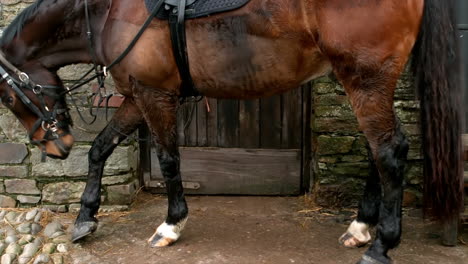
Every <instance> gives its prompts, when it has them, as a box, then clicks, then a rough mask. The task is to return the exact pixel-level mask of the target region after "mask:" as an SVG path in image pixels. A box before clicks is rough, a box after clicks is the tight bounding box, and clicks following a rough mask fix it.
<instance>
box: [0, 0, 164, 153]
mask: <svg viewBox="0 0 468 264" xmlns="http://www.w3.org/2000/svg"><path fill="white" fill-rule="evenodd" d="M84 3H85V18H86V27H87V32H86V33H87V38H88V44H89V49H90V52H91V57H92V62H93V64H94V67H93V68H91V70H89V71H88V72H87V73H85V74H84V75H83V76H82V77H81V78H80V79H79V80H77V81H76V82H75V83H74V84H73V85H72V86H71V87H67V88H66V90H64V89H63V88H62V87H60V86H54V85H41V84H36V83H35V82H34V81H33V80H31V79H30V78H29V76H28V75H27V74H26V73H25V72H22V71H20V70H19V69H18V68H16V67H15V66H14V65H13V64H12V63H10V62H9V61H8V60H7V59H6V58H5V55H4V54H3V53H2V52H1V51H0V62H1V64H3V65H0V75H1V79H2V80H5V81H6V82H7V84H8V85H9V86H10V87H11V89H12V90H13V91H14V92H15V93H16V95H17V96H18V98H19V99H20V100H21V101H22V102H23V104H24V105H26V106H27V107H28V108H29V109H30V110H31V111H32V112H33V113H34V114H36V115H37V117H38V119H37V121H36V122H35V123H34V125H33V126H32V129H31V131H30V132H29V140H30V142H31V144H34V145H38V146H40V147H41V150H42V161H45V158H46V155H47V153H46V151H45V146H44V143H45V142H47V141H49V140H55V139H58V138H60V137H62V136H64V134H58V131H59V129H60V128H66V127H67V125H68V124H69V123H70V120H71V118H70V114H69V112H68V111H69V109H68V108H61V107H60V100H56V103H55V105H54V107H53V109H52V110H51V109H50V108H49V107H48V106H47V105H46V103H45V99H44V95H47V96H49V97H52V98H55V99H61V98H62V97H63V96H64V95H66V94H69V95H72V94H71V92H72V91H74V90H76V89H78V88H80V87H82V86H83V85H85V84H87V83H89V82H91V81H93V80H95V79H98V81H99V85H100V86H101V87H102V86H103V84H104V78H105V77H106V76H107V74H108V72H109V71H110V70H111V69H112V68H113V67H114V66H116V65H117V64H119V63H120V62H121V61H122V60H123V59H124V58H125V57H126V56H127V55H128V53H129V52H130V51H131V50H132V48H133V47H134V46H135V44H136V42H137V41H138V40H139V39H140V37H141V35H142V34H143V32H144V31H145V29H146V28H147V27H148V26H149V24H150V23H151V21H152V20H153V18H154V17H155V16H156V13H157V11H159V9H160V8H161V7H162V5H163V3H164V0H159V1H158V2H157V4H156V5H155V7H154V8H153V10H152V12H151V14H150V15H149V17H148V18H147V19H146V21H145V22H144V24H143V25H142V26H141V28H140V30H139V31H138V33H137V34H136V36H135V37H134V39H133V40H132V41H131V42H130V43H129V45H128V47H127V48H126V49H125V50H124V51H123V52H122V53H121V54H120V55H119V56H118V57H117V58H116V59H115V60H114V61H112V62H111V63H110V64H109V65H108V66H106V67H98V65H97V62H96V61H97V60H96V54H95V50H94V49H93V38H92V34H91V26H90V25H91V23H90V18H89V10H88V1H87V0H85V1H84ZM4 67H5V68H6V69H8V70H10V71H11V72H13V73H14V74H15V75H16V76H17V78H14V77H13V76H11V75H10V74H9V73H8V72H7V70H6V69H5V68H4ZM93 71H94V72H95V74H93V75H92V76H90V77H88V76H89V75H90V74H91V73H92V72H93ZM20 87H21V88H25V89H28V90H31V91H32V92H33V93H34V94H35V95H36V96H37V99H38V101H39V106H36V105H35V104H33V103H32V101H31V99H30V98H29V97H28V96H27V95H26V94H25V93H24V92H23V91H22V90H21V89H20ZM60 114H64V115H65V119H64V120H66V121H67V122H64V121H60V120H58V119H57V116H58V115H60ZM78 114H79V115H80V117H81V118H82V119H83V117H82V116H81V113H80V111H78ZM39 128H42V129H43V130H44V131H45V134H44V137H43V138H42V139H40V140H34V139H33V134H34V133H35V132H36V131H37V130H38V129H39Z"/></svg>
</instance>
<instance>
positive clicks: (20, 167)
mask: <svg viewBox="0 0 468 264" xmlns="http://www.w3.org/2000/svg"><path fill="white" fill-rule="evenodd" d="M32 2H34V1H33V0H23V1H20V0H1V1H0V3H1V5H0V8H1V9H0V26H1V27H5V26H6V25H8V24H9V23H10V22H11V21H12V20H13V19H14V17H15V16H16V14H17V13H19V12H20V11H21V10H22V9H23V8H25V7H26V6H28V5H29V4H30V3H32ZM89 67H90V65H72V66H69V67H65V68H63V69H61V70H60V71H59V75H60V77H61V79H62V80H74V79H77V78H78V77H80V76H81V74H82V73H84V72H86V71H87V70H88V69H89ZM107 87H108V91H107V93H113V89H112V87H113V84H112V81H111V80H108V81H107ZM91 93H92V88H91V87H90V86H85V87H83V88H82V89H80V90H79V91H78V92H77V93H76V94H75V96H74V98H75V101H76V103H77V106H78V110H79V111H81V113H82V114H83V115H84V117H85V118H86V120H87V121H91V120H92V117H91V116H90V115H89V108H87V106H88V103H89V102H90V99H89V98H90V96H91ZM68 101H69V104H68V105H69V107H70V108H72V111H71V115H72V117H73V120H74V127H73V130H72V133H73V135H74V136H75V140H76V142H75V146H74V147H73V150H72V152H71V154H70V156H69V157H68V158H67V159H66V160H53V159H51V158H48V159H47V162H45V163H42V162H40V159H41V153H40V151H39V149H38V148H37V147H35V146H33V145H31V144H29V139H28V136H27V133H26V131H25V129H24V128H23V127H22V125H21V124H20V123H19V121H18V120H17V119H16V117H15V116H13V114H12V113H11V112H10V111H9V110H8V109H6V108H5V107H3V106H0V207H14V206H17V207H30V206H35V205H41V206H43V207H46V208H50V209H52V210H56V211H61V212H63V211H67V210H70V209H71V210H76V209H77V208H78V207H79V205H78V203H79V201H80V196H81V193H82V192H83V190H84V187H85V183H86V179H87V172H88V155H87V153H88V150H89V149H90V147H91V143H92V141H93V140H94V138H95V137H96V135H97V134H98V133H99V132H100V131H101V130H102V129H103V128H104V126H105V125H106V124H107V122H108V121H107V120H106V113H105V112H106V111H105V110H104V109H100V110H96V111H95V112H97V120H96V122H95V123H94V124H92V125H87V124H86V123H85V122H84V121H82V120H81V119H80V117H79V115H78V112H77V109H73V108H74V107H73V105H72V104H71V102H70V99H68ZM117 101H118V100H117ZM114 112H115V109H110V110H109V113H108V118H110V117H111V116H112V114H113V113H114ZM137 157H138V144H137V143H136V142H135V141H131V140H127V141H125V142H124V143H123V144H121V145H120V146H118V147H117V148H116V150H115V151H114V153H113V154H112V155H111V157H110V158H109V160H108V161H107V163H106V166H105V169H104V178H103V187H102V196H101V201H102V204H103V209H104V210H121V209H125V208H127V206H128V205H129V204H130V203H131V202H132V200H133V197H134V195H135V193H136V191H137V190H138V188H139V181H138V177H137V173H136V171H137V165H138V160H137Z"/></svg>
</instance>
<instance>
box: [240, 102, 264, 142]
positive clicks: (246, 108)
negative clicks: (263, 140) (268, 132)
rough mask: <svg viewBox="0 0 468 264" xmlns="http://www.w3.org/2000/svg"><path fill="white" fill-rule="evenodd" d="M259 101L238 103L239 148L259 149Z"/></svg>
mask: <svg viewBox="0 0 468 264" xmlns="http://www.w3.org/2000/svg"><path fill="white" fill-rule="evenodd" d="M259 115H260V104H259V100H242V101H240V102H239V147H241V148H259V147H260V125H259V122H258V121H259V118H260V116H259Z"/></svg>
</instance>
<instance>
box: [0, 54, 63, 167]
mask: <svg viewBox="0 0 468 264" xmlns="http://www.w3.org/2000/svg"><path fill="white" fill-rule="evenodd" d="M0 62H1V63H2V65H0V75H1V79H2V80H5V81H6V83H7V84H8V85H9V86H10V88H11V89H12V90H13V91H14V92H15V93H16V96H17V97H18V98H19V99H20V100H21V102H23V104H24V105H25V106H26V107H27V108H29V110H31V111H32V112H33V113H34V114H35V115H36V116H37V117H38V119H37V121H36V122H35V123H34V125H33V126H32V128H31V131H30V132H29V133H28V136H29V140H30V142H31V144H34V145H38V146H40V147H41V149H42V152H43V158H42V159H45V155H46V152H45V147H44V142H47V141H49V140H55V139H58V138H60V137H62V136H63V135H64V134H58V131H59V129H60V128H66V127H67V125H68V123H69V120H71V119H70V115H69V113H68V108H61V105H60V100H56V103H55V105H54V107H53V109H50V108H49V107H48V106H47V104H46V102H45V98H44V95H47V96H49V97H54V98H56V99H58V98H60V97H61V96H60V95H59V94H58V93H57V91H59V90H62V89H63V88H62V87H60V86H54V85H42V84H37V83H35V82H34V81H33V80H31V79H30V78H29V76H28V75H27V74H26V73H25V72H22V71H20V70H19V69H18V68H16V67H15V66H14V65H13V64H11V63H10V62H9V61H8V60H7V59H6V58H5V55H4V54H3V52H0ZM4 67H5V68H7V69H8V70H10V71H11V72H13V73H14V74H15V75H16V76H17V78H14V77H13V76H11V75H10V74H9V73H8V72H7V70H6V69H5V68H4ZM20 87H21V88H25V89H28V90H30V91H32V92H33V94H34V95H36V97H37V99H38V101H39V106H36V105H35V104H33V102H32V100H31V99H30V98H29V97H28V96H27V95H26V94H25V93H24V92H23V90H22V89H21V88H20ZM60 114H64V115H65V119H64V120H66V122H65V121H60V120H58V119H57V116H58V115H60ZM39 128H42V130H44V131H45V134H44V137H43V138H42V139H40V140H34V139H33V135H34V133H35V132H36V131H37V130H38V129H39Z"/></svg>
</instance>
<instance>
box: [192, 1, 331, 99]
mask: <svg viewBox="0 0 468 264" xmlns="http://www.w3.org/2000/svg"><path fill="white" fill-rule="evenodd" d="M265 12H266V11H265V10H264V13H265ZM276 22H277V21H276V20H275V18H270V19H269V20H265V21H264V19H262V17H261V15H259V14H258V12H257V13H256V12H249V13H248V14H246V13H242V12H239V13H238V14H232V15H231V16H227V17H225V16H223V17H217V18H211V19H204V20H198V21H194V22H190V23H188V26H187V47H188V53H189V60H190V70H191V73H192V76H193V79H194V81H195V84H196V86H197V89H198V90H199V91H200V92H202V93H203V94H205V95H207V96H210V97H218V98H255V97H262V96H269V95H273V94H278V93H281V92H285V91H287V90H290V89H294V88H297V87H298V86H300V85H301V84H302V83H304V82H306V81H307V80H310V79H312V78H315V77H317V76H321V75H324V74H326V73H328V72H330V70H331V65H330V63H329V61H328V59H327V58H326V57H325V56H324V55H323V54H322V53H321V51H320V50H319V48H318V46H317V45H316V43H315V40H314V39H313V36H312V34H310V32H308V28H306V26H305V25H303V24H300V23H299V24H298V25H294V26H291V23H290V24H287V23H283V24H281V23H276ZM276 24H280V26H275V25H276Z"/></svg>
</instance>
